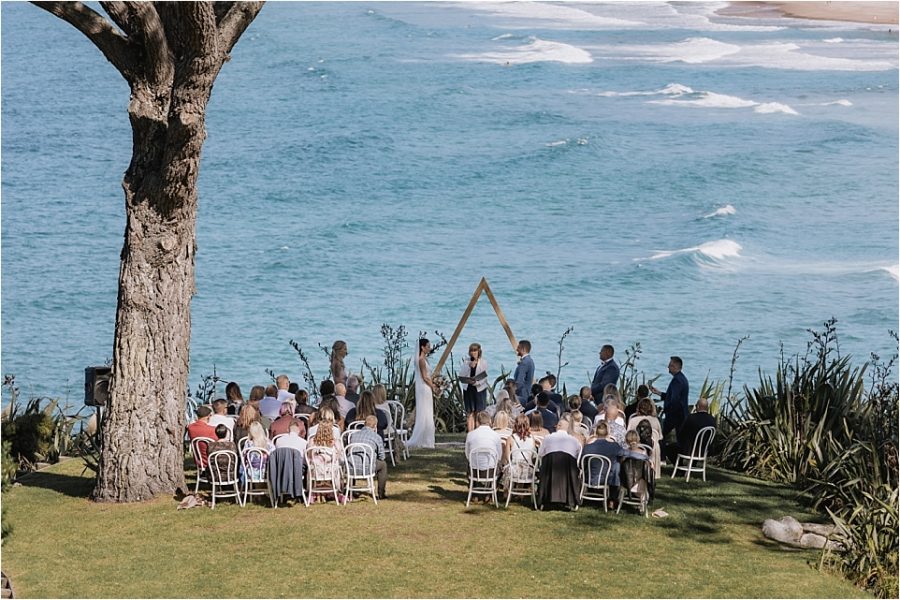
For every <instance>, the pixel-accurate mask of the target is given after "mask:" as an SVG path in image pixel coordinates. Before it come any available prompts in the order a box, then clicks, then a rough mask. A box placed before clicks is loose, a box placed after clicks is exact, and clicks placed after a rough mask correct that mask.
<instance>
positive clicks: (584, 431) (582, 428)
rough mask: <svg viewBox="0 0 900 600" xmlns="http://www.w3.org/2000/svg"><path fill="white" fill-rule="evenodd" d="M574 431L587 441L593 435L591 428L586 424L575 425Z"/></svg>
mask: <svg viewBox="0 0 900 600" xmlns="http://www.w3.org/2000/svg"><path fill="white" fill-rule="evenodd" d="M573 429H574V432H575V433H580V434H581V435H583V436H584V438H585V439H587V438H588V437H590V435H591V428H590V427H588V426H587V425H585V424H584V423H575V425H573Z"/></svg>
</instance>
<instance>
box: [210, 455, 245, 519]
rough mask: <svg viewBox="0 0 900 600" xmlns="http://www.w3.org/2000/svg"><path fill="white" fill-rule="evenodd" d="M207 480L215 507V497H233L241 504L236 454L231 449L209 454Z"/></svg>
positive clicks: (211, 506) (212, 505)
mask: <svg viewBox="0 0 900 600" xmlns="http://www.w3.org/2000/svg"><path fill="white" fill-rule="evenodd" d="M209 482H210V486H211V487H212V503H211V504H210V508H215V507H216V498H217V497H219V498H234V499H235V501H236V502H237V503H238V505H240V506H243V505H244V503H243V502H242V501H241V491H240V489H239V488H238V455H237V453H236V452H232V451H231V450H217V451H215V452H213V453H212V454H210V455H209Z"/></svg>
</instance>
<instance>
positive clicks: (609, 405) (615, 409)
mask: <svg viewBox="0 0 900 600" xmlns="http://www.w3.org/2000/svg"><path fill="white" fill-rule="evenodd" d="M610 409H612V410H611V411H610ZM610 412H611V413H612V415H613V416H612V417H610V418H612V419H613V420H614V421H615V422H616V423H618V424H619V425H621V426H622V428H623V429H624V428H625V415H624V413H623V412H622V410H621V404H620V403H619V401H618V399H617V397H616V396H613V395H612V394H610V395H609V396H607V397H605V398H604V399H603V408H602V410H601V411H600V412H599V413H597V417H596V418H595V419H594V425H596V424H597V423H599V422H600V421H603V420H605V419H606V415H607V413H610Z"/></svg>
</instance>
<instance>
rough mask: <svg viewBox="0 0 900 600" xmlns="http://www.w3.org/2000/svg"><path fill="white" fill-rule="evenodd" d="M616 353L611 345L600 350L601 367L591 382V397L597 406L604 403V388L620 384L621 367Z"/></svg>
mask: <svg viewBox="0 0 900 600" xmlns="http://www.w3.org/2000/svg"><path fill="white" fill-rule="evenodd" d="M615 353H616V350H615V348H613V347H612V346H610V345H609V344H605V345H604V346H603V347H602V348H600V366H599V367H597V370H596V371H595V372H594V380H593V381H592V382H591V395H592V396H594V402H596V403H597V406H600V404H602V403H603V388H605V387H606V386H607V385H608V384H610V383H613V384H616V385H618V383H619V365H618V364H616V360H615V359H614V358H613V355H614V354H615Z"/></svg>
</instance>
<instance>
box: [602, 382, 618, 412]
mask: <svg viewBox="0 0 900 600" xmlns="http://www.w3.org/2000/svg"><path fill="white" fill-rule="evenodd" d="M610 396H612V397H613V398H614V399H615V401H616V404H617V405H618V407H619V408H622V395H621V394H619V388H618V387H617V386H616V384H614V383H608V384H606V386H604V388H603V404H604V405H605V404H607V403H608V402H609V397H610Z"/></svg>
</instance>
